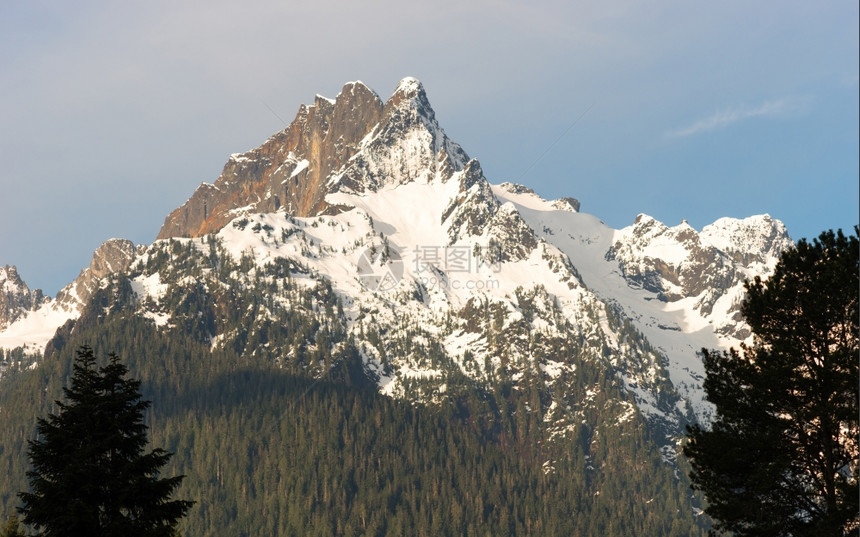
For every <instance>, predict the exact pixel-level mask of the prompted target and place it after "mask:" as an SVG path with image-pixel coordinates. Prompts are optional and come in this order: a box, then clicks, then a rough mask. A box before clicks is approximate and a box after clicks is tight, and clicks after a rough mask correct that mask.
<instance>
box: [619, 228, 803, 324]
mask: <svg viewBox="0 0 860 537" xmlns="http://www.w3.org/2000/svg"><path fill="white" fill-rule="evenodd" d="M793 244H794V243H793V242H792V240H791V238H790V237H789V236H788V232H787V231H786V229H785V226H784V225H783V224H782V222H779V221H777V220H773V219H772V218H771V217H770V216H768V215H760V216H752V217H749V218H745V219H743V220H738V219H735V218H721V219H720V220H717V221H716V222H714V223H713V224H711V225H709V226H705V227H704V228H703V229H702V231H701V233H698V232H696V230H694V229H693V228H692V227H690V225H689V224H687V222H682V223H681V224H680V225H678V226H675V227H671V228H670V227H668V226H666V225H665V224H663V223H661V222H658V221H657V220H655V219H653V218H651V217H650V216H647V215H639V216H637V217H636V220H635V222H634V223H633V225H632V226H630V227H627V228H625V229H623V230H621V232H620V234H619V237H618V240H617V241H616V242H615V244H614V245H613V246H612V247H611V248H610V249H609V251H608V252H607V253H606V259H607V260H615V261H617V262H618V266H619V268H620V269H621V273H622V274H623V276H624V278H625V279H626V280H627V283H628V285H629V286H630V287H633V288H639V289H644V290H646V291H651V292H653V293H656V294H657V297H658V298H659V299H660V300H663V301H666V302H675V301H678V300H681V299H684V298H696V302H695V306H694V307H695V309H696V310H698V311H699V312H700V313H702V314H703V315H706V316H707V315H710V314H711V313H712V311H714V309H715V306H716V305H717V303H718V301H720V300H724V301H727V303H724V304H723V310H724V312H723V315H724V316H728V320H727V321H726V322H725V323H724V324H723V325H720V326H716V327H715V330H716V331H717V332H718V333H721V334H724V335H731V336H733V337H736V338H737V339H741V340H743V339H745V338H746V337H747V336H748V335H749V331H748V328H747V327H746V325H745V324H744V323H743V318H742V316H741V313H740V305H741V302H742V300H743V294H744V291H743V282H744V280H745V279H747V278H751V277H753V276H754V275H757V274H763V273H767V272H769V271H770V270H771V269H772V268H773V266H774V265H775V264H776V262H777V260H778V258H779V256H780V254H781V253H782V252H783V251H785V250H786V249H788V248H791V247H792V245H793Z"/></svg>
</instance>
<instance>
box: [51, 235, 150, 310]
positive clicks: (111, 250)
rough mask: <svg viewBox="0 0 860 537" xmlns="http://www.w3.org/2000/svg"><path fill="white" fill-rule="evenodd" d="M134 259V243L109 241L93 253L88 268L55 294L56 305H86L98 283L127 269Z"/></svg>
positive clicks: (119, 240)
mask: <svg viewBox="0 0 860 537" xmlns="http://www.w3.org/2000/svg"><path fill="white" fill-rule="evenodd" d="M134 257H135V247H134V243H132V242H131V241H129V240H126V239H110V240H108V241H105V243H104V244H102V245H101V246H99V247H98V248H97V249H96V251H95V252H94V253H93V259H92V261H91V262H90V266H89V267H87V268H85V269H84V270H82V271H81V273H80V274H79V275H78V277H77V278H76V279H75V281H73V282H72V283H70V284H69V285H67V286H66V287H64V288H63V289H62V290H61V291H60V292H59V293H58V294H57V303H58V304H59V305H60V306H62V307H65V308H70V307H78V306H79V305H83V304H86V302H87V300H89V298H90V297H91V296H92V294H93V292H94V291H95V290H96V289H97V288H98V286H99V281H100V280H101V279H102V278H105V277H107V276H109V275H111V274H113V273H115V272H122V271H125V270H126V269H128V267H129V266H130V265H131V262H132V261H133V260H134Z"/></svg>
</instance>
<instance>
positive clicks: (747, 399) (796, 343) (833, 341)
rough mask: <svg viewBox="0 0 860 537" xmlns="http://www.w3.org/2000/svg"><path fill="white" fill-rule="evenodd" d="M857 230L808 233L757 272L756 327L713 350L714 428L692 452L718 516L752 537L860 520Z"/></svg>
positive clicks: (840, 531) (752, 297)
mask: <svg viewBox="0 0 860 537" xmlns="http://www.w3.org/2000/svg"><path fill="white" fill-rule="evenodd" d="M858 260H860V252H858V237H857V230H856V229H855V235H854V236H851V237H845V236H844V235H843V234H842V232H841V231H840V232H838V233H833V232H832V231H830V232H825V233H822V234H821V236H820V237H819V238H818V239H816V240H814V241H813V242H812V243H811V244H810V243H808V242H807V241H805V240H801V241H800V242H799V243H798V244H797V247H796V248H795V249H792V250H790V251H787V252H785V253H784V254H783V256H782V257H781V259H780V261H779V264H778V265H777V267H776V270H775V271H774V274H773V276H771V278H770V279H768V280H767V281H762V280H761V279H759V278H756V280H755V281H753V282H748V283H747V292H748V295H747V299H746V301H745V302H744V304H743V308H742V312H743V314H744V317H745V318H746V321H747V322H748V323H749V325H750V327H751V329H752V331H753V333H754V334H755V342H754V345H753V346H752V347H743V348H742V352H737V351H735V350H732V351H731V352H729V353H716V352H707V351H706V352H705V367H706V371H707V379H706V381H705V390H706V391H707V394H708V399H709V400H710V401H711V402H712V403H714V404H715V405H716V407H717V417H716V419H715V421H714V423H713V425H712V428H711V430H705V429H703V428H702V427H699V426H695V427H692V428H689V444H688V445H687V446H686V447H685V449H684V453H685V454H686V455H687V457H688V458H689V459H690V461H691V463H692V467H693V471H692V472H691V474H690V475H691V478H692V481H693V486H694V487H695V488H697V489H699V490H702V491H704V493H705V495H706V497H707V499H708V501H709V503H710V505H709V506H708V507H707V509H706V511H707V512H708V513H709V514H710V515H711V516H712V517H713V518H714V519H715V520H717V521H718V522H717V523H716V524H715V527H716V528H718V529H721V530H726V531H731V532H734V533H735V534H736V535H742V536H746V535H749V536H758V535H773V536H777V535H780V536H801V535H809V536H841V535H849V534H856V532H857V529H858V494H857V486H858V463H860V461H858V401H857V399H858V385H857V383H858V352H860V347H858V329H860V328H858V315H860V312H858V291H860V281H858Z"/></svg>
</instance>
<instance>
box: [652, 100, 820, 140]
mask: <svg viewBox="0 0 860 537" xmlns="http://www.w3.org/2000/svg"><path fill="white" fill-rule="evenodd" d="M804 102H805V100H803V99H798V98H784V99H777V100H771V101H765V102H763V103H761V104H759V105H758V106H752V107H750V106H737V107H734V108H727V109H724V110H718V111H717V112H716V113H714V114H712V115H710V116H708V117H706V118H704V119H700V120H698V121H696V122H695V123H693V124H691V125H689V126H687V127H684V128H681V129H676V130H673V131H670V132H668V133H666V136H667V137H670V138H682V137H686V136H693V135H694V134H699V133H701V132H708V131H712V130H716V129H721V128H724V127H728V126H729V125H732V124H734V123H739V122H741V121H744V120H747V119H751V118H754V117H786V116H788V115H791V114H793V113H795V112H797V111H799V109H800V108H801V107H802V105H803V104H804Z"/></svg>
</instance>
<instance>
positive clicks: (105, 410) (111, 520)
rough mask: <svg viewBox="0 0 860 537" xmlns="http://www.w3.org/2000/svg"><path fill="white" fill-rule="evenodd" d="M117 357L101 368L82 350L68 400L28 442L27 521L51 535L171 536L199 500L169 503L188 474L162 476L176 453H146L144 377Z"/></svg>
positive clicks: (59, 404) (24, 494)
mask: <svg viewBox="0 0 860 537" xmlns="http://www.w3.org/2000/svg"><path fill="white" fill-rule="evenodd" d="M127 373H128V370H127V368H126V367H125V365H123V364H122V363H121V362H120V361H119V358H118V357H117V356H116V355H115V354H111V355H110V361H109V363H108V364H107V365H106V366H104V367H101V368H97V367H96V365H95V357H94V355H93V351H92V349H91V348H89V347H87V346H84V347H81V349H80V350H79V351H78V353H77V359H76V361H75V364H74V371H73V374H72V378H71V386H70V387H67V388H64V389H63V391H64V393H65V396H66V400H67V401H66V402H65V403H64V402H60V401H57V402H56V405H57V407H58V409H59V412H58V413H57V414H52V415H49V416H48V419H43V418H40V419H39V420H38V424H37V431H38V438H37V439H36V440H33V441H30V442H29V450H28V455H29V457H30V462H31V464H32V470H31V471H29V472H28V473H27V476H28V478H29V481H30V486H31V489H32V492H22V493H20V494H19V497H20V498H21V500H22V502H23V507H22V508H20V512H21V513H22V514H23V521H24V523H26V524H28V525H31V526H34V527H35V528H36V529H37V530H40V531H41V533H40V535H43V536H45V537H53V536H60V535H62V536H64V537H74V536H81V537H84V536H87V537H96V536H104V537H108V536H111V537H112V536H117V537H119V536H122V537H137V536H140V537H150V536H151V537H168V536H171V535H173V531H174V528H175V526H176V524H177V522H178V521H179V520H180V519H181V518H182V517H183V516H185V514H186V513H187V511H188V510H189V508H190V507H191V505H192V503H193V502H189V501H183V500H170V496H171V494H172V493H173V492H174V491H175V490H176V488H177V487H178V486H179V485H180V483H181V481H182V479H183V477H184V476H176V477H169V478H160V477H159V469H160V468H161V467H162V466H164V464H165V463H167V461H168V460H169V459H170V457H171V456H172V454H171V453H168V452H166V451H164V450H162V449H160V448H156V449H153V450H152V451H150V452H148V453H146V452H145V448H146V444H147V436H146V430H147V427H146V425H144V424H143V413H144V411H145V410H146V409H147V408H148V407H149V405H150V402H149V401H142V400H141V395H140V391H139V388H140V381H139V380H135V379H128V378H126V374H127Z"/></svg>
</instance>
